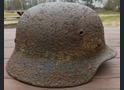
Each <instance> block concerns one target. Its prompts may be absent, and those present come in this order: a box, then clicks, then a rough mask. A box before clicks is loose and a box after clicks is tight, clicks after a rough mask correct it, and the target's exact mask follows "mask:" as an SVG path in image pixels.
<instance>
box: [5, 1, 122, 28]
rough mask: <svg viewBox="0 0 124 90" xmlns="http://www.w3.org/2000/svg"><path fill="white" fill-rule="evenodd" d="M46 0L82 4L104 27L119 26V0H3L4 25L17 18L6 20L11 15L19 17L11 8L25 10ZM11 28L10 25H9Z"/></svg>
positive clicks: (11, 23) (12, 22)
mask: <svg viewBox="0 0 124 90" xmlns="http://www.w3.org/2000/svg"><path fill="white" fill-rule="evenodd" d="M46 2H73V3H77V4H83V5H86V6H88V7H91V8H92V9H94V10H95V11H96V12H97V13H98V15H99V16H100V18H101V20H102V22H103V25H104V28H120V0H4V20H5V21H4V26H5V28H6V26H7V25H13V24H15V25H16V23H17V22H18V19H14V20H8V19H7V18H11V17H20V16H19V15H18V14H17V13H16V12H14V13H10V12H8V11H11V10H27V9H28V8H30V7H32V6H35V5H37V4H40V3H46ZM9 28H12V27H9Z"/></svg>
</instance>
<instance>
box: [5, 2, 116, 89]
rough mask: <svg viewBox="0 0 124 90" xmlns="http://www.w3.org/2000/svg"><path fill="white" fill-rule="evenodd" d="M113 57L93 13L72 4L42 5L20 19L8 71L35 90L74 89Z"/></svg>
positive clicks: (84, 7) (99, 21)
mask: <svg viewBox="0 0 124 90" xmlns="http://www.w3.org/2000/svg"><path fill="white" fill-rule="evenodd" d="M115 55H116V52H115V50H113V49H112V48H111V47H109V46H107V45H106V44H105V40H104V28H103V25H102V22H101V20H100V18H99V16H98V15H97V14H96V12H95V11H93V10H92V9H90V8H88V7H86V6H83V5H77V4H72V3H45V4H40V5H37V6H35V7H33V8H30V9H29V10H27V11H26V12H25V13H24V14H23V15H22V16H21V18H20V20H19V23H18V25H17V30H16V39H15V50H14V52H13V54H12V56H11V58H10V60H9V62H8V64H7V71H8V73H9V74H10V75H11V76H13V77H14V78H16V79H18V80H20V81H23V82H25V83H28V84H32V85H35V86H41V87H69V86H77V85H80V84H85V83H87V82H88V81H90V80H91V78H92V77H93V76H94V74H95V73H96V71H97V69H98V67H99V66H100V65H101V64H102V63H103V62H104V61H106V60H109V59H111V58H113V57H115Z"/></svg>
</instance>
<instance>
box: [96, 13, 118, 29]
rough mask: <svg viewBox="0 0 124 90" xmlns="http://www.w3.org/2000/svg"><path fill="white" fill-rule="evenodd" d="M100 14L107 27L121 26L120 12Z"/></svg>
mask: <svg viewBox="0 0 124 90" xmlns="http://www.w3.org/2000/svg"><path fill="white" fill-rule="evenodd" d="M98 15H99V16H100V18H101V20H102V22H103V25H104V27H105V28H119V27H120V12H100V13H98Z"/></svg>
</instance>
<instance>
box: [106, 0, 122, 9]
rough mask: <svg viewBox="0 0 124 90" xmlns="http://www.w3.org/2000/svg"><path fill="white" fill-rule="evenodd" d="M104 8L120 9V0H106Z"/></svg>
mask: <svg viewBox="0 0 124 90" xmlns="http://www.w3.org/2000/svg"><path fill="white" fill-rule="evenodd" d="M104 8H105V9H106V10H114V11H120V0H108V1H107V4H106V5H105V7H104Z"/></svg>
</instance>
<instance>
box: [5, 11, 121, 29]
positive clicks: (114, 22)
mask: <svg viewBox="0 0 124 90" xmlns="http://www.w3.org/2000/svg"><path fill="white" fill-rule="evenodd" d="M97 13H98V15H99V16H100V18H101V20H102V22H103V25H104V28H119V27H120V12H112V11H104V12H97ZM8 16H19V15H18V14H16V13H4V17H8ZM11 22H12V21H5V23H11Z"/></svg>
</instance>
